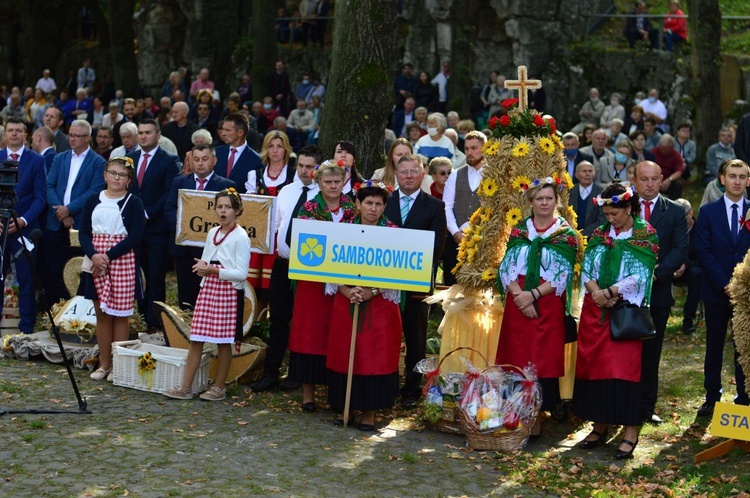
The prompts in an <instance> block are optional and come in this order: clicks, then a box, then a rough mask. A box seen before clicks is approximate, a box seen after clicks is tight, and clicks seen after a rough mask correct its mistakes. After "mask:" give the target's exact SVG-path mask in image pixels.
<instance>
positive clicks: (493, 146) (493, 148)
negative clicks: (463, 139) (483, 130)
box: [483, 141, 500, 156]
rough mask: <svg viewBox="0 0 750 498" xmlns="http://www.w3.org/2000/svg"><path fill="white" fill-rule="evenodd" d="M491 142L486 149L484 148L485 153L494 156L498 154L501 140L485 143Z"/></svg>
mask: <svg viewBox="0 0 750 498" xmlns="http://www.w3.org/2000/svg"><path fill="white" fill-rule="evenodd" d="M487 144H490V146H489V147H487V149H486V150H484V148H483V153H484V155H485V156H494V155H496V154H497V152H498V151H499V150H500V142H495V141H493V142H491V143H490V142H487V143H485V145H487Z"/></svg>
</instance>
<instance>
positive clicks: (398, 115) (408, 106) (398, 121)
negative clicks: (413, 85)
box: [391, 97, 417, 138]
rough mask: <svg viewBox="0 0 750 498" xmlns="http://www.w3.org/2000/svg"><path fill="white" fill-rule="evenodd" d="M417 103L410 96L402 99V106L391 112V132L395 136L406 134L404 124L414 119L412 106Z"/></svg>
mask: <svg viewBox="0 0 750 498" xmlns="http://www.w3.org/2000/svg"><path fill="white" fill-rule="evenodd" d="M416 106H417V105H416V104H415V103H414V99H413V98H412V97H409V98H407V99H406V100H405V101H404V108H403V109H401V110H398V111H396V112H394V113H393V127H392V128H391V129H392V130H393V133H395V134H396V138H398V137H405V136H406V125H408V124H409V123H411V122H412V121H414V108H415V107H416Z"/></svg>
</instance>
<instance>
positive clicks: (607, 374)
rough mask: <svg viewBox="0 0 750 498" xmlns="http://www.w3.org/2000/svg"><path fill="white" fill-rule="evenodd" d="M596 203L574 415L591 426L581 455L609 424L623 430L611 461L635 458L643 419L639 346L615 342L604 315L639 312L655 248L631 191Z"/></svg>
mask: <svg viewBox="0 0 750 498" xmlns="http://www.w3.org/2000/svg"><path fill="white" fill-rule="evenodd" d="M594 202H597V204H599V205H600V206H602V209H603V211H604V215H605V216H606V217H607V223H606V224H604V225H602V226H601V227H599V228H597V229H596V230H595V231H594V233H593V235H592V237H591V239H590V240H589V243H588V246H587V247H586V253H585V255H584V258H583V264H582V268H581V279H582V282H583V285H584V286H585V288H586V294H585V296H584V301H583V309H582V311H581V320H580V325H579V327H578V360H577V363H576V383H575V396H574V397H573V412H574V413H575V414H576V415H577V416H578V417H580V418H582V419H584V420H592V421H593V422H594V427H593V430H592V431H591V433H590V434H589V435H588V436H586V438H585V439H584V440H583V441H581V442H580V443H578V447H579V448H583V449H592V448H596V447H598V446H601V445H603V444H605V443H606V441H607V432H608V424H616V425H623V426H625V433H624V435H623V439H622V442H621V444H620V446H619V448H618V450H617V452H616V453H615V454H614V457H615V458H616V459H618V460H623V459H629V458H632V457H633V451H634V450H635V447H636V445H637V444H638V426H639V425H641V422H642V420H643V407H642V401H643V397H642V394H641V387H640V380H641V348H642V341H641V340H639V339H635V340H621V341H613V340H612V337H611V335H610V312H609V308H611V307H612V306H614V305H615V304H617V302H618V301H619V300H620V299H623V300H625V301H627V302H629V303H631V304H635V305H638V306H642V305H643V303H648V302H649V300H650V295H651V282H652V280H653V274H654V267H655V266H656V256H657V253H658V251H659V246H658V239H657V237H656V231H655V230H654V229H653V227H651V225H649V224H648V223H647V222H646V221H644V220H642V219H641V218H640V216H639V213H640V207H639V204H638V202H639V201H638V195H636V193H635V191H634V190H633V188H632V187H627V188H626V187H624V186H623V185H621V184H618V183H614V184H612V185H610V186H608V187H607V188H606V189H604V191H603V192H602V193H601V195H600V196H599V197H597V198H596V199H594Z"/></svg>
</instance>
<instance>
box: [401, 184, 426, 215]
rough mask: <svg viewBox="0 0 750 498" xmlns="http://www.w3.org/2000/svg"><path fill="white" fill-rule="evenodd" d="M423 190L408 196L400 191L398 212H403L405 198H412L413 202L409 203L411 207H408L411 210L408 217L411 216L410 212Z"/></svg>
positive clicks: (407, 213) (407, 212)
mask: <svg viewBox="0 0 750 498" xmlns="http://www.w3.org/2000/svg"><path fill="white" fill-rule="evenodd" d="M421 190H422V189H421V188H420V189H417V190H416V191H415V192H412V193H411V195H406V194H404V193H403V192H401V191H400V190H399V191H398V193H399V195H398V212H399V213H400V212H401V206H403V205H404V197H410V198H411V201H409V206H408V208H409V210H408V211H406V215H407V216H409V211H411V208H412V207H414V203H415V202H416V201H417V196H418V195H419V192H420V191H421Z"/></svg>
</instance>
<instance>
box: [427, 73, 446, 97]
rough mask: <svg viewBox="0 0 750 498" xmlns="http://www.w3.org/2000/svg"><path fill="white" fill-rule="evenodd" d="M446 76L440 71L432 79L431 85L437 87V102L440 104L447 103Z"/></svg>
mask: <svg viewBox="0 0 750 498" xmlns="http://www.w3.org/2000/svg"><path fill="white" fill-rule="evenodd" d="M448 78H449V77H448V76H446V75H445V73H443V72H442V71H441V72H439V73H438V74H437V75H435V77H434V78H432V81H431V82H430V83H432V84H433V85H437V87H438V101H440V102H447V101H448Z"/></svg>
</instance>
